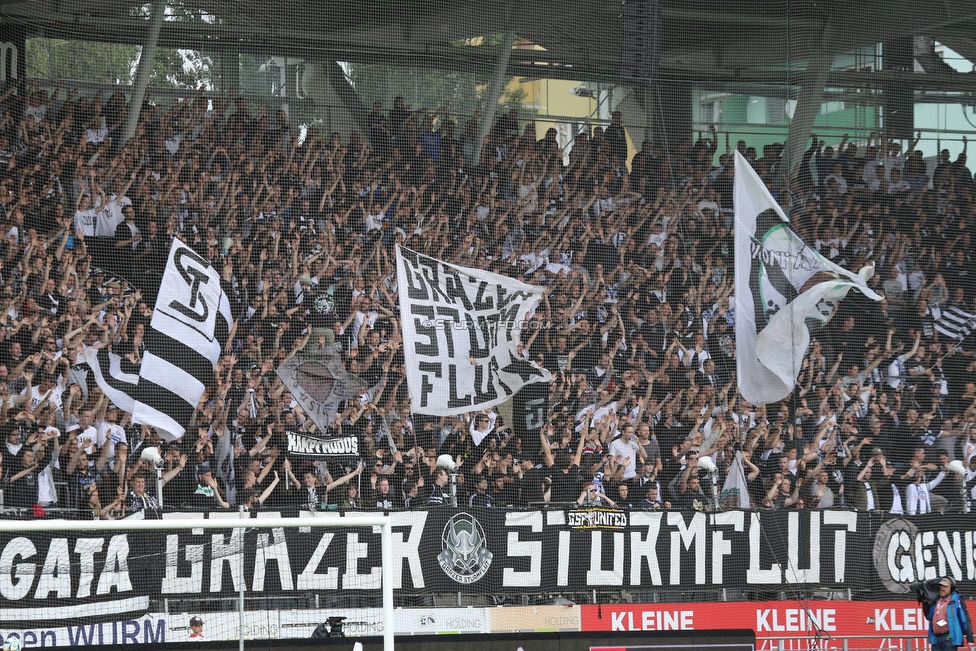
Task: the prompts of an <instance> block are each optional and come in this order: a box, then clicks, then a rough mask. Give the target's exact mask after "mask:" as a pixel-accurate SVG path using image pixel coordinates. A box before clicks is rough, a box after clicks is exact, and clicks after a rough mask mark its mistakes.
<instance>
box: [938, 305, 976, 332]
mask: <svg viewBox="0 0 976 651" xmlns="http://www.w3.org/2000/svg"><path fill="white" fill-rule="evenodd" d="M933 316H935V329H936V330H938V331H939V332H940V333H942V334H943V335H945V336H946V337H949V338H950V339H965V338H966V337H968V336H969V335H971V334H972V333H973V332H976V314H970V313H969V312H966V311H965V310H963V309H961V308H958V307H955V306H953V307H947V308H946V309H944V310H941V311H940V313H939V314H934V315H933Z"/></svg>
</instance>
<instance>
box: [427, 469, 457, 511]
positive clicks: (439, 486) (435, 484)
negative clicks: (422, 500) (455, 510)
mask: <svg viewBox="0 0 976 651" xmlns="http://www.w3.org/2000/svg"><path fill="white" fill-rule="evenodd" d="M432 479H433V481H431V487H430V494H429V495H428V496H427V506H450V504H451V493H450V491H449V490H448V488H447V471H446V470H444V469H443V468H437V469H436V470H434V474H433V477H432Z"/></svg>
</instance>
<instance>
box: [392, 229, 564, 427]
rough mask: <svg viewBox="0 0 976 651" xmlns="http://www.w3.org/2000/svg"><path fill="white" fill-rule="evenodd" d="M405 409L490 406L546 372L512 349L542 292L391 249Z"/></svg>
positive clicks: (546, 377)
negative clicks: (400, 331)
mask: <svg viewBox="0 0 976 651" xmlns="http://www.w3.org/2000/svg"><path fill="white" fill-rule="evenodd" d="M397 286H398V288H399V293H400V315H401V319H402V328H403V339H404V342H405V345H404V357H405V361H406V371H407V386H408V388H409V391H410V400H411V408H412V410H413V411H414V412H417V413H421V414H433V415H440V416H449V415H455V414H463V413H465V412H469V411H474V410H478V409H485V408H487V407H492V406H494V405H497V404H499V403H501V402H504V401H505V400H507V399H508V398H509V397H510V396H512V395H514V394H515V393H516V392H518V390H519V389H520V388H522V387H523V386H525V385H526V384H531V383H534V382H549V381H550V380H551V379H552V374H551V373H549V371H547V370H545V369H543V368H540V367H539V366H537V365H535V364H533V363H531V362H529V361H526V360H525V359H524V358H523V357H522V356H521V355H520V354H519V352H518V345H519V342H520V340H521V334H522V329H523V327H526V324H527V323H528V321H529V317H530V315H531V313H532V310H533V308H534V307H535V305H536V304H537V303H538V302H539V300H540V299H541V298H542V294H543V289H542V288H541V287H535V286H532V285H527V284H526V283H523V282H519V281H517V280H512V279H511V278H507V277H505V276H501V275H498V274H494V273H490V272H487V271H483V270H481V269H470V268H467V267H459V266H457V265H453V264H449V263H447V262H441V261H440V260H435V259H434V258H430V257H428V256H425V255H422V254H420V253H416V252H414V251H411V250H409V249H405V248H403V247H400V246H398V247H397Z"/></svg>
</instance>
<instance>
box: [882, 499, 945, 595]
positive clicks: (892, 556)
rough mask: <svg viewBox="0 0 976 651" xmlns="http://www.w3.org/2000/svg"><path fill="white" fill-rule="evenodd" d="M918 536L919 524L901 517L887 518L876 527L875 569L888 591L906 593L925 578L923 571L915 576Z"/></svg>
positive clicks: (919, 542) (918, 544)
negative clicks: (917, 525)
mask: <svg viewBox="0 0 976 651" xmlns="http://www.w3.org/2000/svg"><path fill="white" fill-rule="evenodd" d="M918 537H919V533H918V527H916V526H915V524H914V523H913V522H911V521H909V520H905V519H903V518H894V519H891V520H888V521H887V522H885V523H884V524H882V525H881V526H880V527H878V533H877V534H875V536H874V548H873V550H872V552H873V553H872V555H873V559H874V569H875V571H877V573H878V578H879V579H881V583H882V584H883V585H884V587H886V588H887V589H888V591H889V592H893V593H895V594H906V593H908V592H910V591H911V587H910V586H911V584H912V583H915V582H917V581H924V580H925V579H926V578H927V577H926V576H924V571H923V575H922V576H918V574H917V571H916V570H917V569H918V568H916V567H915V556H916V553H918V551H919V550H917V549H916V547H917V546H920V545H921V541H919V540H917V538H918ZM926 553H931V552H926Z"/></svg>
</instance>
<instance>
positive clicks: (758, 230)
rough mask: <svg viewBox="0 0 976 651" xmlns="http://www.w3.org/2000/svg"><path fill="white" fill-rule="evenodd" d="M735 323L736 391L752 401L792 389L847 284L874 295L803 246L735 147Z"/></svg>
mask: <svg viewBox="0 0 976 651" xmlns="http://www.w3.org/2000/svg"><path fill="white" fill-rule="evenodd" d="M733 199H734V202H735V330H736V337H735V342H736V361H737V365H738V374H737V375H738V383H739V393H740V394H741V395H742V397H743V398H745V399H746V400H748V401H749V402H751V403H753V404H757V405H762V404H768V403H771V402H777V401H779V400H782V399H783V398H785V397H786V396H787V395H789V394H790V392H791V391H793V387H794V386H795V385H796V378H797V376H798V375H799V374H800V367H801V366H802V364H803V357H804V355H806V351H807V347H808V346H809V344H810V330H809V328H810V327H818V326H820V325H822V324H824V323H826V322H827V321H828V320H830V318H831V317H832V316H833V315H834V312H835V311H836V309H837V306H838V304H839V303H840V301H841V300H843V299H844V297H845V296H847V292H849V291H850V290H851V289H857V290H859V291H860V292H862V293H863V294H864V295H865V296H867V297H869V298H871V299H872V300H875V301H880V300H881V298H882V297H881V296H879V295H878V294H876V293H875V292H874V291H873V290H871V289H870V288H869V287H868V286H867V281H868V279H870V278H871V276H872V275H873V274H874V267H873V265H872V266H868V267H865V268H863V269H861V271H860V272H859V273H857V274H855V273H852V272H850V271H848V270H847V269H844V268H843V267H841V266H839V265H836V264H834V263H833V262H831V261H830V260H828V259H827V258H825V257H823V256H822V255H820V254H819V253H817V251H816V249H813V248H811V247H810V246H808V245H807V244H806V243H805V242H804V241H803V240H802V239H801V238H800V236H799V235H797V234H796V233H795V232H793V230H792V229H791V228H790V226H789V219H788V218H787V217H786V215H785V213H783V209H782V208H780V206H779V203H777V202H776V200H775V199H773V197H772V195H771V194H770V193H769V190H768V189H767V188H766V186H765V184H763V182H762V179H760V178H759V175H758V174H756V171H755V170H754V169H752V166H751V165H750V164H749V162H748V161H747V160H746V159H745V158H744V157H743V156H742V154H740V153H739V152H736V153H735V188H734V193H733Z"/></svg>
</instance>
